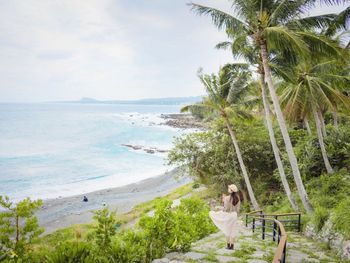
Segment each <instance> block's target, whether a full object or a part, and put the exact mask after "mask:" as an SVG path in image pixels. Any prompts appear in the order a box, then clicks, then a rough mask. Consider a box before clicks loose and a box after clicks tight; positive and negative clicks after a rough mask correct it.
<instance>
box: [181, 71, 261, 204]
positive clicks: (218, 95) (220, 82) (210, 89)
mask: <svg viewBox="0 0 350 263" xmlns="http://www.w3.org/2000/svg"><path fill="white" fill-rule="evenodd" d="M198 77H199V79H200V80H201V82H202V84H203V86H204V87H205V89H206V91H207V98H206V99H204V101H203V102H202V104H196V105H194V106H195V107H200V106H202V107H205V108H209V109H212V110H214V111H215V112H217V113H218V114H219V115H220V116H221V117H222V118H223V120H224V122H225V125H226V127H227V130H228V132H229V134H230V138H231V140H232V143H233V146H234V150H235V152H236V155H237V159H238V163H239V166H240V168H241V171H242V174H243V178H244V181H245V184H246V186H247V190H248V195H249V198H250V201H251V202H252V205H253V207H254V209H255V210H258V209H259V205H258V202H257V201H256V198H255V195H254V192H253V188H252V186H251V183H250V180H249V176H248V172H247V168H246V166H245V164H244V161H243V157H242V154H241V150H240V148H239V145H238V141H237V138H236V135H235V132H234V129H233V126H232V124H231V121H230V118H231V117H233V116H236V117H239V118H244V117H247V113H246V112H244V111H242V110H241V109H240V107H241V106H240V103H241V100H242V97H243V95H244V92H245V88H246V86H245V82H246V80H247V73H246V72H244V73H239V74H238V73H237V74H233V72H232V70H231V67H230V66H229V65H226V66H225V67H223V68H222V69H221V70H220V71H219V74H218V75H215V74H211V75H207V74H202V72H201V71H199V72H198ZM191 106H193V105H188V106H185V107H184V108H182V110H181V111H182V112H184V111H188V110H189V109H190V107H191Z"/></svg>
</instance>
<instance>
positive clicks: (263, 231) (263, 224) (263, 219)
mask: <svg viewBox="0 0 350 263" xmlns="http://www.w3.org/2000/svg"><path fill="white" fill-rule="evenodd" d="M261 218H262V222H261V223H262V225H261V231H262V232H261V238H262V239H263V240H265V224H266V221H265V217H264V215H262V216H261Z"/></svg>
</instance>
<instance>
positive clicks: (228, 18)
mask: <svg viewBox="0 0 350 263" xmlns="http://www.w3.org/2000/svg"><path fill="white" fill-rule="evenodd" d="M188 5H189V6H190V7H191V10H192V11H194V12H195V13H197V14H198V15H208V16H211V19H212V22H213V23H214V25H215V26H216V27H217V28H218V29H222V28H232V29H235V30H236V31H248V25H247V24H246V23H245V22H244V21H241V20H240V19H238V18H237V17H234V16H233V15H230V14H228V13H226V12H224V11H222V10H219V9H216V8H213V7H209V6H204V5H199V4H195V3H189V4H188Z"/></svg>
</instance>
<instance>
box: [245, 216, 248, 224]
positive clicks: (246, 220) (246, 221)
mask: <svg viewBox="0 0 350 263" xmlns="http://www.w3.org/2000/svg"><path fill="white" fill-rule="evenodd" d="M245 227H248V214H246V215H245Z"/></svg>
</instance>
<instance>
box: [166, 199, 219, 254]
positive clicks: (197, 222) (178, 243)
mask: <svg viewBox="0 0 350 263" xmlns="http://www.w3.org/2000/svg"><path fill="white" fill-rule="evenodd" d="M208 214H209V207H208V205H207V204H205V203H204V202H203V201H202V200H201V199H199V198H187V199H182V200H181V203H180V205H179V207H177V208H176V210H175V211H174V227H173V229H172V231H171V246H170V248H171V249H175V250H181V251H187V250H189V248H190V247H191V243H192V242H194V241H196V240H198V239H201V238H203V237H205V236H207V235H209V234H210V233H213V232H214V231H215V230H216V228H215V226H214V225H213V223H212V221H211V220H210V218H209V216H208ZM184 222H186V223H185V224H184Z"/></svg>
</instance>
